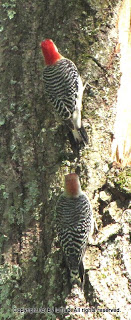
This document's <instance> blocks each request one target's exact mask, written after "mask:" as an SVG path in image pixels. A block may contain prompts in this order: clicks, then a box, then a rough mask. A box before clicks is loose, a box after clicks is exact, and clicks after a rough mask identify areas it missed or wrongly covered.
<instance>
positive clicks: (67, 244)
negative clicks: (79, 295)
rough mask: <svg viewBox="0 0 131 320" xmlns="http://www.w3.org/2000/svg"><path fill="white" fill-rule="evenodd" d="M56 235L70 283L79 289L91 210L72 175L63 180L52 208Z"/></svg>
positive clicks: (77, 179) (82, 278)
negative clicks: (58, 196)
mask: <svg viewBox="0 0 131 320" xmlns="http://www.w3.org/2000/svg"><path fill="white" fill-rule="evenodd" d="M56 222H57V231H58V236H59V240H60V244H61V247H62V249H63V252H64V255H65V258H66V264H67V267H68V268H69V271H70V280H71V283H72V284H73V283H75V282H76V283H78V284H79V278H80V279H81V284H82V287H83V283H84V266H83V262H82V259H83V256H84V254H85V250H86V246H87V239H88V236H89V234H90V231H91V227H92V222H93V218H92V209H91V204H90V202H89V199H88V197H87V195H86V194H85V193H84V192H83V191H82V190H81V186H80V181H79V177H78V175H77V174H76V173H70V174H68V175H67V176H65V189H64V193H63V194H62V195H61V196H60V198H59V199H58V202H57V205H56Z"/></svg>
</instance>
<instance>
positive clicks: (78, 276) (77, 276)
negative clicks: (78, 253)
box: [70, 261, 85, 290]
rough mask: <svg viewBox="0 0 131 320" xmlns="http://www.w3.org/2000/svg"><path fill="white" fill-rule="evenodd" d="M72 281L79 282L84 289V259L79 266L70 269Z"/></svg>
mask: <svg viewBox="0 0 131 320" xmlns="http://www.w3.org/2000/svg"><path fill="white" fill-rule="evenodd" d="M70 281H71V283H72V284H77V285H78V286H79V287H81V289H82V290H83V288H84V282H85V271H84V266H83V262H82V261H80V263H79V266H77V267H76V268H75V269H70Z"/></svg>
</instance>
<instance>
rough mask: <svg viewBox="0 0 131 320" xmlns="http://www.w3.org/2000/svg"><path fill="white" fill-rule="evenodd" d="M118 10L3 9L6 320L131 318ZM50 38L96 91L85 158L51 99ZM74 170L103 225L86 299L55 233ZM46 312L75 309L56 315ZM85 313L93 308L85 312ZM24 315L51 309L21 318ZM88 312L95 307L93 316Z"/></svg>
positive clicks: (34, 4)
mask: <svg viewBox="0 0 131 320" xmlns="http://www.w3.org/2000/svg"><path fill="white" fill-rule="evenodd" d="M120 3H121V1H120V2H119V3H118V1H114V0H110V1H109V0H104V1H101V0H99V1H90V0H87V1H86V0H83V1H80V0H79V1H75V0H72V1H70V2H68V1H65V0H64V1H62V0H61V1H60V0H59V1H56V0H50V1H42V0H40V1H36V0H34V1H25V0H24V1H22V0H20V1H15V0H9V1H8V2H5V1H3V4H2V27H1V34H2V106H1V118H0V137H1V160H0V167H1V168H0V191H1V195H0V201H1V206H0V219H1V236H0V248H1V275H2V277H1V279H2V280H1V302H0V304H1V311H0V316H1V319H2V320H3V319H17V320H19V319H42V320H44V319H47V320H49V319H109V320H114V319H121V320H124V319H125V320H127V319H128V312H129V287H128V281H129V264H128V256H129V248H128V246H129V211H130V190H129V182H130V180H129V179H130V172H129V168H125V169H124V170H122V169H121V168H120V167H116V166H112V163H111V160H110V155H111V142H112V141H111V139H112V130H113V123H114V117H115V103H116V95H117V89H118V85H119V56H118V55H116V54H115V47H116V43H117V34H116V22H117V14H118V12H119V7H120ZM44 38H52V39H53V40H54V42H55V43H56V44H57V46H58V47H59V48H60V49H61V52H62V54H63V55H65V56H66V57H68V58H70V59H71V60H73V61H74V62H75V63H76V65H77V66H78V69H79V71H80V73H81V75H82V77H83V79H86V80H88V82H89V83H90V85H91V86H87V89H86V91H85V95H84V100H83V112H82V118H83V122H84V125H85V126H86V128H87V131H88V135H89V137H90V142H89V146H88V147H87V148H85V149H84V150H83V151H81V153H80V157H79V159H78V158H76V156H75V155H74V154H73V152H72V150H71V148H70V144H69V142H68V139H67V133H66V129H65V127H64V126H63V125H58V122H57V120H56V118H55V117H54V115H53V113H52V106H51V105H50V104H48V102H47V101H46V99H45V95H44V90H43V82H42V68H43V58H42V55H41V51H40V47H39V43H40V41H41V40H43V39H44ZM70 171H76V172H78V173H79V175H80V179H81V185H82V188H83V190H85V191H86V192H87V194H88V195H89V198H90V200H91V203H92V206H93V212H94V218H95V220H96V222H97V227H98V232H97V233H96V234H95V235H94V237H93V239H91V240H90V244H89V245H88V248H87V252H86V256H85V268H86V283H85V290H84V294H82V293H81V292H80V291H79V289H78V288H74V291H72V292H71V293H70V292H69V287H68V281H67V271H66V268H65V266H64V264H63V258H62V253H61V250H60V248H59V243H58V240H57V235H56V231H55V204H56V201H57V199H58V196H59V194H60V193H61V190H62V188H63V181H64V174H66V173H67V172H70ZM47 307H49V308H54V307H57V308H60V307H68V308H70V310H69V309H68V310H66V311H67V312H65V310H61V312H60V311H59V312H58V313H57V312H56V313H54V312H53V311H52V312H53V313H51V310H48V309H47ZM75 307H78V308H79V307H80V308H81V309H80V310H73V309H74V308H75ZM82 307H83V308H87V309H85V310H84V311H85V312H84V311H82ZM18 308H38V309H40V308H46V310H45V309H42V310H37V311H36V313H33V311H31V310H29V309H28V310H26V312H25V313H24V312H22V310H21V312H20V310H18ZM88 308H91V309H92V308H94V309H92V310H90V311H92V312H88V311H89V310H88ZM102 308H103V309H108V308H110V309H117V311H109V310H107V311H102V310H100V309H102ZM118 309H119V310H118ZM93 310H94V312H93ZM38 311H39V312H38ZM45 311H46V313H45ZM62 311H63V312H62Z"/></svg>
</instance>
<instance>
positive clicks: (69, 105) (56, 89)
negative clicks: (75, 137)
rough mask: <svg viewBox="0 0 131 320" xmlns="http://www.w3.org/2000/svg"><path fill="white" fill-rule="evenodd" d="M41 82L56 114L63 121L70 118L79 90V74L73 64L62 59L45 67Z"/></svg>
mask: <svg viewBox="0 0 131 320" xmlns="http://www.w3.org/2000/svg"><path fill="white" fill-rule="evenodd" d="M43 80H44V84H45V92H46V93H47V96H48V98H49V100H50V101H51V102H52V103H53V105H54V107H55V109H56V111H57V112H58V114H59V115H60V116H61V117H62V119H64V120H67V119H69V118H71V116H72V114H73V112H74V110H75V108H76V99H77V94H78V90H79V74H78V70H77V68H76V66H75V64H74V63H73V62H72V61H70V60H68V59H66V58H64V59H61V60H59V61H57V62H56V64H54V65H51V66H46V67H45V68H44V71H43Z"/></svg>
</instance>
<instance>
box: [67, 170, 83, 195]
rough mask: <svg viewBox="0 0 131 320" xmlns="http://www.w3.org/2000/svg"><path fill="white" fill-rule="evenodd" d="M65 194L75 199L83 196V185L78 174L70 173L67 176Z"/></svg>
mask: <svg viewBox="0 0 131 320" xmlns="http://www.w3.org/2000/svg"><path fill="white" fill-rule="evenodd" d="M65 194H66V195H67V196H68V197H73V198H76V197H78V196H79V195H80V194H81V185H80V181H79V177H78V175H77V174H76V173H70V174H68V175H66V176H65Z"/></svg>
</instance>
